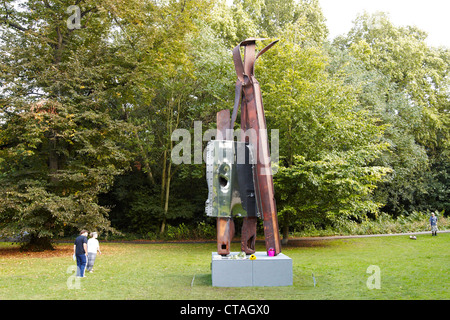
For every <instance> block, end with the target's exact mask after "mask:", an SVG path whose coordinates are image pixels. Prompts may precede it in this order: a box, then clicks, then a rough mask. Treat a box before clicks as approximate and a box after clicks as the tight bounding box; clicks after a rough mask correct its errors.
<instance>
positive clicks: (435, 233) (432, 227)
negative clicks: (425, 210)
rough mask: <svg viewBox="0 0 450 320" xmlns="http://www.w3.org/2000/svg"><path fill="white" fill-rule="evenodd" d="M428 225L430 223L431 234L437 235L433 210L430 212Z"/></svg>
mask: <svg viewBox="0 0 450 320" xmlns="http://www.w3.org/2000/svg"><path fill="white" fill-rule="evenodd" d="M430 225H431V235H432V236H437V231H438V228H437V217H436V216H435V214H434V212H433V213H432V214H431V217H430Z"/></svg>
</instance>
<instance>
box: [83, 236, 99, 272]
mask: <svg viewBox="0 0 450 320" xmlns="http://www.w3.org/2000/svg"><path fill="white" fill-rule="evenodd" d="M97 237H98V234H97V232H92V233H91V238H90V239H89V240H88V243H87V250H88V262H87V265H86V270H87V271H89V272H92V271H93V268H94V262H95V257H96V256H97V251H98V252H99V253H100V254H102V252H101V251H100V244H99V243H98V240H97Z"/></svg>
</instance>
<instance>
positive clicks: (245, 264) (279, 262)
mask: <svg viewBox="0 0 450 320" xmlns="http://www.w3.org/2000/svg"><path fill="white" fill-rule="evenodd" d="M237 254H238V252H231V253H230V255H228V256H225V257H222V256H221V255H218V254H217V252H213V253H212V258H211V277H212V286H213V287H276V286H291V285H292V282H293V280H292V278H293V273H292V259H291V258H289V257H288V256H286V255H284V254H283V253H280V254H278V255H277V256H275V257H269V256H268V255H267V252H265V251H257V252H255V253H254V255H255V256H256V259H255V260H250V259H249V256H247V258H246V259H231V256H232V255H237Z"/></svg>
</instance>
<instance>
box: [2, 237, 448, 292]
mask: <svg viewBox="0 0 450 320" xmlns="http://www.w3.org/2000/svg"><path fill="white" fill-rule="evenodd" d="M449 240H450V233H446V234H443V233H441V234H439V235H438V236H437V237H432V236H431V234H429V235H428V234H427V235H419V236H417V240H410V239H409V236H407V235H405V236H390V237H370V238H351V239H334V240H323V241H311V242H301V243H302V245H301V246H293V245H291V246H285V247H283V253H284V254H286V255H288V256H289V257H291V258H292V259H293V274H294V279H293V280H294V281H293V283H294V284H293V286H288V287H248V288H217V287H212V286H211V271H210V262H211V252H212V251H215V243H198V244H197V243H194V244H193V243H164V244H161V243H159V244H122V243H102V242H101V250H102V252H103V254H102V255H100V256H97V260H96V263H95V267H94V270H95V271H94V273H88V274H87V277H86V278H82V279H78V280H77V281H79V283H77V282H76V281H75V279H74V277H73V270H74V261H73V260H72V256H71V252H72V248H73V246H72V245H71V244H58V245H56V248H57V250H55V251H54V252H52V253H50V254H38V253H36V254H35V253H31V254H26V253H20V252H18V251H16V250H15V248H16V247H15V246H14V245H12V244H10V243H0V300H4V299H13V300H15V299H44V300H46V299H51V300H56V299H80V300H85V299H86V300H90V299H108V300H109V299H132V300H139V299H152V300H153V299H165V300H171V299H175V300H190V299H195V300H203V299H208V300H210V299H220V300H241V299H245V300H258V299H270V300H273V299H282V300H291V299H334V300H347V299H368V300H372V299H433V300H434V299H450V293H449V284H450V277H449V269H450V268H449V267H450V255H449V253H450V250H449V246H448V245H449ZM238 250H239V244H238V243H233V244H232V251H238ZM257 250H259V251H263V250H264V244H262V243H258V244H257ZM371 265H375V266H378V267H379V269H380V279H381V283H380V285H381V288H380V289H372V290H370V289H369V288H368V287H367V284H366V283H367V280H368V278H369V277H370V276H371V274H369V273H366V271H367V268H368V267H369V266H371ZM312 274H314V277H315V280H316V286H314V282H313V277H312ZM77 284H79V288H78V289H77V288H76V287H77ZM70 287H72V289H69V288H70Z"/></svg>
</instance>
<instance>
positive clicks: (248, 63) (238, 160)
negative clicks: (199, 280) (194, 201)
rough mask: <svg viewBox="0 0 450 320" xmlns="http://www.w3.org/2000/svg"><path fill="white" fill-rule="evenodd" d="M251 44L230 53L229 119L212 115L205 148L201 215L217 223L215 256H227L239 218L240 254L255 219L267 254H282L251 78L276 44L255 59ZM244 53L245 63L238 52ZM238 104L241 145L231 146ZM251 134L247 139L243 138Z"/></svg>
mask: <svg viewBox="0 0 450 320" xmlns="http://www.w3.org/2000/svg"><path fill="white" fill-rule="evenodd" d="M257 40H264V39H256V38H250V39H247V40H245V41H243V42H241V43H240V44H239V45H237V46H236V47H235V48H234V50H233V60H234V66H235V69H236V74H237V82H236V87H235V101H234V107H233V114H232V115H231V119H230V111H229V110H222V111H220V112H218V113H217V135H216V140H213V141H210V142H209V143H208V146H207V151H206V154H207V157H206V163H207V173H206V176H207V182H208V189H209V194H208V200H207V201H206V209H205V211H206V213H207V215H208V216H212V217H217V252H218V254H220V255H228V254H229V253H230V243H231V240H232V238H233V236H234V231H235V228H234V221H233V216H243V217H244V218H243V224H242V232H241V250H242V251H244V252H245V253H246V254H252V253H254V252H255V240H256V226H257V217H260V218H262V219H263V220H264V237H265V243H266V249H267V250H269V249H270V250H273V251H274V252H275V255H277V254H279V253H280V252H281V245H280V236H279V231H278V218H277V209H276V205H275V197H274V187H273V178H272V170H271V163H270V152H269V143H268V137H267V127H266V121H265V116H264V108H263V103H262V97H261V89H260V86H259V83H258V81H257V80H256V78H255V75H254V66H255V62H256V60H257V59H258V57H259V56H261V55H262V54H263V53H264V52H266V51H267V50H269V49H270V48H271V47H272V46H273V45H274V44H276V43H277V42H278V40H277V41H273V42H272V43H270V44H269V45H268V46H266V47H265V48H264V49H262V50H261V51H260V52H259V53H258V54H257V55H256V53H255V47H256V41H257ZM241 47H244V61H242V58H241V50H240V48H241ZM240 104H241V141H240V142H235V141H233V139H234V137H233V131H234V130H233V129H234V122H235V120H236V117H237V111H238V109H239V105H240ZM243 132H244V133H248V132H251V134H242V133H243Z"/></svg>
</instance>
